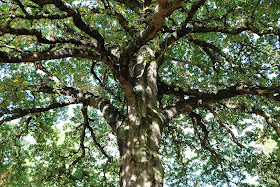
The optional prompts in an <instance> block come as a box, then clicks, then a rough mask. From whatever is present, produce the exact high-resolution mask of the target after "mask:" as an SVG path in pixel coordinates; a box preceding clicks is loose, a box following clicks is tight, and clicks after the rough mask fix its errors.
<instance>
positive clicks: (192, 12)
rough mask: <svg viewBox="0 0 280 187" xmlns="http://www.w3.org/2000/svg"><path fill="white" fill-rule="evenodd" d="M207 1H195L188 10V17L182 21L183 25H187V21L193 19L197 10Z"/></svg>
mask: <svg viewBox="0 0 280 187" xmlns="http://www.w3.org/2000/svg"><path fill="white" fill-rule="evenodd" d="M205 2H206V0H197V1H195V2H194V3H193V5H192V7H191V9H190V10H189V11H188V14H187V18H186V19H185V21H184V22H183V23H182V26H183V27H185V26H186V25H187V23H188V22H189V21H190V20H191V19H192V17H193V16H194V15H195V13H196V12H197V10H198V9H199V8H200V7H201V6H202V5H203V4H204V3H205Z"/></svg>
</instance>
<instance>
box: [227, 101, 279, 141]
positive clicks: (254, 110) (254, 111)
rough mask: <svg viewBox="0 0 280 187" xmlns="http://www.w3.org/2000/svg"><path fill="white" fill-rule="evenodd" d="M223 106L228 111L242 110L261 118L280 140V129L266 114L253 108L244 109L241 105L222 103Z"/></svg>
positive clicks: (271, 117)
mask: <svg viewBox="0 0 280 187" xmlns="http://www.w3.org/2000/svg"><path fill="white" fill-rule="evenodd" d="M223 105H224V106H225V107H227V108H229V109H239V110H242V111H243V112H245V113H249V114H256V115H259V116H262V117H264V118H265V120H266V122H267V124H269V125H270V126H272V127H273V129H274V130H275V131H276V134H277V136H278V137H279V138H280V127H278V126H277V125H276V124H275V123H274V122H273V121H274V120H273V116H271V115H269V114H268V113H267V112H265V111H263V110H261V109H258V108H255V107H246V106H244V105H241V104H231V103H230V102H224V103H223Z"/></svg>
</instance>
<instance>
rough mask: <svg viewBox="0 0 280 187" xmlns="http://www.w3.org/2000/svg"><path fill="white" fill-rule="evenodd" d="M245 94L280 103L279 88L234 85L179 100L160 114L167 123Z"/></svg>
mask: <svg viewBox="0 0 280 187" xmlns="http://www.w3.org/2000/svg"><path fill="white" fill-rule="evenodd" d="M246 94H248V95H257V96H263V97H267V98H270V99H272V100H274V101H278V102H280V86H276V87H261V86H257V85H235V86H232V87H228V88H226V89H222V90H216V91H212V92H210V93H202V92H201V93H200V94H197V95H194V96H192V97H191V98H189V99H184V100H183V99H181V100H180V101H179V102H177V103H176V104H174V105H171V106H169V107H166V108H165V109H164V110H163V112H162V114H163V116H164V118H165V120H166V122H168V121H170V120H171V119H173V118H174V117H176V116H178V115H180V114H182V113H185V112H190V111H192V110H194V109H196V108H201V107H203V106H206V105H207V104H210V103H215V102H218V101H221V100H224V99H229V98H232V97H236V96H240V95H246ZM186 95H187V94H186Z"/></svg>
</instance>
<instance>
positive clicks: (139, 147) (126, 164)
mask: <svg viewBox="0 0 280 187" xmlns="http://www.w3.org/2000/svg"><path fill="white" fill-rule="evenodd" d="M160 123H161V120H160V119H159V118H158V117H157V114H155V113H153V112H152V111H151V112H147V116H146V117H142V118H136V119H135V121H130V120H128V121H126V122H124V124H123V125H122V128H121V129H120V130H119V131H118V144H119V150H120V164H121V169H120V186H122V187H126V186H131V187H136V186H139V187H144V186H145V187H160V186H162V185H163V167H162V164H161V160H160V157H159V154H158V152H159V145H160V139H161V132H162V129H161V124H160Z"/></svg>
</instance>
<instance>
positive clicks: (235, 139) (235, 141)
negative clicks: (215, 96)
mask: <svg viewBox="0 0 280 187" xmlns="http://www.w3.org/2000/svg"><path fill="white" fill-rule="evenodd" d="M206 108H207V109H208V110H209V111H210V112H211V113H212V114H213V115H214V118H215V119H216V120H217V122H218V123H219V124H220V125H221V126H222V127H224V128H225V129H226V130H227V131H228V133H229V134H230V135H231V137H232V139H233V141H234V143H236V144H237V145H238V146H239V147H241V148H244V145H242V144H241V143H239V142H238V140H237V138H236V137H235V135H234V133H233V132H232V131H231V130H230V128H229V126H227V125H226V124H224V123H223V122H222V121H221V120H220V118H219V116H218V114H217V113H216V112H215V111H214V109H213V108H212V107H211V106H210V105H206Z"/></svg>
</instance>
